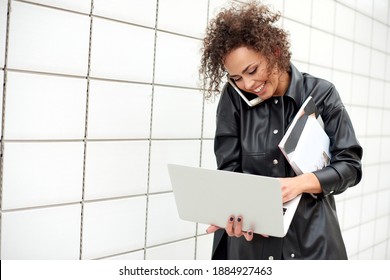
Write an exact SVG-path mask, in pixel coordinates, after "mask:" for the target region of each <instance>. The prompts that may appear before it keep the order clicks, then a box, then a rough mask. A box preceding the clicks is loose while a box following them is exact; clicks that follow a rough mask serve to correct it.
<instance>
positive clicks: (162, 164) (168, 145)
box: [149, 140, 200, 192]
mask: <svg viewBox="0 0 390 280" xmlns="http://www.w3.org/2000/svg"><path fill="white" fill-rule="evenodd" d="M199 161H200V141H196V140H183V141H179V140H177V141H152V146H151V155H150V175H149V176H150V177H149V192H160V191H169V190H172V187H171V181H170V179H169V175H168V168H167V164H168V163H174V164H183V165H189V166H199Z"/></svg>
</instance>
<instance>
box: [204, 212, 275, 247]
mask: <svg viewBox="0 0 390 280" xmlns="http://www.w3.org/2000/svg"><path fill="white" fill-rule="evenodd" d="M242 222H243V218H242V217H241V216H238V217H237V218H235V217H234V216H233V215H232V216H230V217H229V218H228V222H227V225H226V228H225V230H226V233H227V235H228V236H230V237H241V236H244V237H245V239H246V240H247V241H251V240H252V239H253V231H252V230H251V229H250V230H248V231H242ZM218 229H220V227H218V226H215V225H210V226H209V227H208V228H207V230H206V232H207V233H213V232H215V231H217V230H218ZM262 236H263V237H268V236H267V235H264V234H262Z"/></svg>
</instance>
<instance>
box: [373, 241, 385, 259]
mask: <svg viewBox="0 0 390 280" xmlns="http://www.w3.org/2000/svg"><path fill="white" fill-rule="evenodd" d="M386 251H387V241H384V242H382V243H380V244H377V245H375V246H374V249H373V254H372V259H373V260H387V259H388V258H386Z"/></svg>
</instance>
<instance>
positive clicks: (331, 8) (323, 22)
mask: <svg viewBox="0 0 390 280" xmlns="http://www.w3.org/2000/svg"><path fill="white" fill-rule="evenodd" d="M312 5H313V7H312V15H311V24H312V25H313V26H315V27H318V28H320V29H323V30H325V31H328V32H332V33H333V30H334V24H335V23H334V22H335V20H334V19H335V8H336V6H335V2H334V1H333V0H325V1H324V0H322V1H317V0H314V1H313V2H312Z"/></svg>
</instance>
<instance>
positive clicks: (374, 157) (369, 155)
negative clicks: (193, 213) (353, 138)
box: [363, 136, 381, 164]
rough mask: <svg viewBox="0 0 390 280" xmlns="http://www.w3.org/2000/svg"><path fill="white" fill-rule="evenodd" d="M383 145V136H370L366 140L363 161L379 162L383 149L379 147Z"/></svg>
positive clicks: (368, 162) (367, 162) (369, 162)
mask: <svg viewBox="0 0 390 280" xmlns="http://www.w3.org/2000/svg"><path fill="white" fill-rule="evenodd" d="M380 145H381V138H380V137H378V136H372V137H368V138H367V139H366V141H365V146H364V155H365V157H363V163H364V164H378V163H379V159H380V154H381V151H380V150H379V149H378V147H380Z"/></svg>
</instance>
